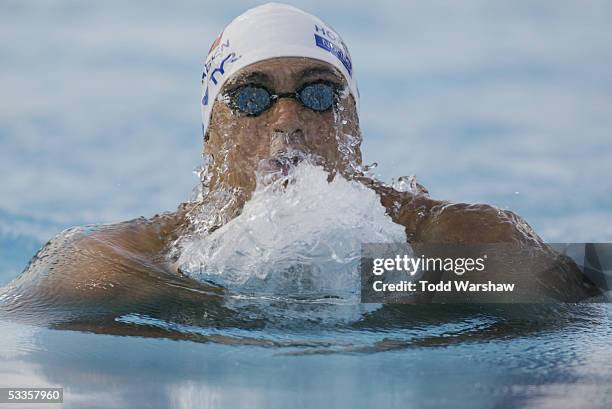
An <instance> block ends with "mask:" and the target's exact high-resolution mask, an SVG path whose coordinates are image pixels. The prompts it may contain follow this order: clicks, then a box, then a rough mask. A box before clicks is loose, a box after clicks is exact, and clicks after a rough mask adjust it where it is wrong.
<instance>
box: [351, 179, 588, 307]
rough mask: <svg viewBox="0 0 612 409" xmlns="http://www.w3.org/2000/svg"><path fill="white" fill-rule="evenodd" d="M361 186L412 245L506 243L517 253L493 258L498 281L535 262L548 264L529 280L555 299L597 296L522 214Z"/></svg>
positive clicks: (423, 193)
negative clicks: (551, 292)
mask: <svg viewBox="0 0 612 409" xmlns="http://www.w3.org/2000/svg"><path fill="white" fill-rule="evenodd" d="M362 183H364V180H362ZM365 184H366V185H368V186H370V187H372V188H373V189H374V190H375V191H376V192H377V193H378V194H379V196H380V198H381V203H382V204H383V206H384V207H386V208H387V210H388V213H389V215H390V216H391V218H392V219H393V221H394V222H396V223H399V224H401V225H403V226H404V227H405V228H406V235H407V237H408V240H409V241H410V242H412V243H424V244H428V243H429V244H495V243H508V244H510V246H509V247H512V248H515V249H517V252H516V253H513V254H510V253H508V254H503V255H499V257H496V261H498V264H496V265H495V268H494V271H495V272H496V278H497V279H499V278H501V277H512V276H513V275H514V273H515V271H516V269H517V268H520V266H521V263H522V265H524V266H525V265H526V266H528V267H530V268H528V270H533V265H534V264H533V263H535V262H536V261H537V262H538V263H540V264H539V265H543V266H546V268H543V269H542V270H541V272H540V273H539V274H538V275H537V276H532V277H528V278H527V280H530V281H531V284H533V285H534V286H539V287H542V288H545V289H546V290H550V289H555V290H554V292H556V293H555V294H554V295H553V297H555V298H557V299H560V300H563V301H575V300H582V299H584V298H586V297H590V296H595V295H598V294H599V291H598V290H597V288H596V287H595V286H594V285H593V284H592V283H591V282H590V280H588V279H587V278H586V277H585V276H584V275H583V273H582V272H581V271H580V269H579V268H578V266H577V265H576V263H574V261H573V260H571V259H570V258H569V257H565V256H561V255H559V254H558V253H556V252H555V251H553V250H552V249H551V248H550V247H549V246H547V245H546V244H545V243H544V242H543V240H542V239H541V238H540V237H539V236H538V235H537V234H536V233H535V231H534V230H533V229H532V228H531V226H529V224H527V222H526V221H525V220H524V219H523V218H521V217H520V216H518V215H517V214H515V213H513V212H511V211H509V210H503V209H498V208H496V207H494V206H491V205H486V204H465V203H449V202H446V201H438V200H433V199H431V198H430V197H429V196H428V194H427V191H426V190H424V189H422V190H421V191H420V192H416V193H412V192H398V191H396V190H394V189H392V188H389V187H388V186H384V185H382V184H380V183H377V182H375V181H371V180H365ZM521 250H528V251H527V253H530V254H531V255H532V257H530V258H527V259H526V258H525V257H524V254H525V252H521ZM560 283H562V284H560Z"/></svg>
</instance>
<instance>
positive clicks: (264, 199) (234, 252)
mask: <svg viewBox="0 0 612 409" xmlns="http://www.w3.org/2000/svg"><path fill="white" fill-rule="evenodd" d="M327 178H328V174H327V173H326V172H325V171H324V170H323V169H322V168H321V167H317V166H313V165H311V164H306V163H305V164H301V165H299V166H297V167H296V168H294V169H292V170H291V172H290V174H289V179H290V180H291V183H289V184H288V185H287V186H286V187H280V186H281V185H282V181H277V182H274V183H272V184H271V185H268V186H258V188H257V190H256V191H255V192H254V194H253V196H252V198H251V199H250V200H249V201H248V202H247V203H246V204H245V206H244V209H243V211H242V213H241V214H240V215H239V216H238V217H236V218H234V219H233V220H231V221H230V222H228V223H227V224H225V225H224V226H222V227H221V228H219V229H217V230H215V231H214V232H213V233H211V234H206V235H202V236H199V237H194V238H191V239H189V240H187V241H184V242H183V243H182V244H181V246H182V248H181V255H180V257H179V261H178V264H179V266H180V268H181V270H182V271H183V272H185V273H186V274H188V275H190V276H191V277H193V278H195V279H197V280H205V281H212V282H214V283H218V284H220V285H222V286H224V287H226V288H228V289H231V290H237V291H241V290H245V291H249V292H260V293H267V294H282V295H289V296H310V295H314V296H326V295H335V296H341V297H343V298H346V297H348V298H351V299H355V297H358V295H359V286H360V276H359V258H360V250H361V244H362V243H368V242H376V243H388V242H406V234H405V231H404V228H403V227H402V226H400V225H398V224H395V223H393V222H392V221H391V218H390V217H389V216H388V215H387V214H386V212H385V209H384V207H383V206H382V205H381V204H380V198H379V197H378V195H377V194H376V193H375V192H374V191H373V190H371V189H369V188H367V187H365V186H363V185H362V184H360V183H358V182H355V181H347V180H346V179H344V178H342V177H340V176H336V177H335V179H334V180H333V181H331V182H328V181H327Z"/></svg>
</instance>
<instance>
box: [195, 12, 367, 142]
mask: <svg viewBox="0 0 612 409" xmlns="http://www.w3.org/2000/svg"><path fill="white" fill-rule="evenodd" d="M275 57H309V58H314V59H316V60H321V61H324V62H327V63H329V64H331V65H333V66H334V67H336V68H337V69H338V70H339V71H340V72H341V73H342V75H343V76H344V77H345V78H346V81H347V83H348V88H349V91H350V93H351V94H352V95H353V98H354V99H355V103H356V104H357V105H358V104H359V91H358V89H357V82H356V81H355V78H354V72H353V64H352V62H351V57H350V55H349V52H348V49H347V47H346V44H344V42H343V41H342V39H341V38H340V36H339V35H338V33H337V32H336V31H335V30H333V29H332V28H331V27H330V26H329V25H327V24H325V23H324V22H323V21H321V19H319V18H318V17H315V16H313V15H312V14H308V13H306V12H305V11H302V10H300V9H298V8H295V7H293V6H289V5H286V4H280V3H267V4H264V5H261V6H258V7H255V8H252V9H249V10H247V11H246V12H244V13H243V14H241V15H240V16H238V17H236V18H235V19H234V20H233V21H232V22H231V23H230V24H229V25H228V26H227V27H225V29H224V30H223V31H222V32H221V34H220V35H219V37H217V39H216V40H215V42H214V43H213V45H212V47H211V48H210V51H209V52H208V57H206V63H205V65H204V72H203V74H202V100H201V104H202V105H201V107H202V131H203V133H204V134H206V130H207V129H208V124H209V122H210V117H211V113H212V108H213V104H214V102H215V99H216V98H217V95H218V94H219V91H220V90H221V88H222V87H223V84H224V83H225V81H227V80H228V79H229V78H230V77H231V76H232V74H234V73H235V72H237V71H238V70H240V69H241V68H244V67H246V66H247V65H250V64H253V63H256V62H258V61H263V60H266V59H269V58H275Z"/></svg>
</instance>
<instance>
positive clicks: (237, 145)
mask: <svg viewBox="0 0 612 409" xmlns="http://www.w3.org/2000/svg"><path fill="white" fill-rule="evenodd" d="M266 129H267V127H266V126H265V124H264V123H262V122H261V121H256V120H254V119H253V118H249V117H244V118H239V119H238V120H236V121H235V122H234V124H233V125H232V129H231V131H230V135H232V140H233V144H232V147H231V148H232V151H233V152H234V153H235V155H234V157H235V158H236V159H237V160H239V161H240V162H242V163H243V166H246V164H250V165H251V166H250V167H252V166H256V165H257V163H258V162H259V160H260V159H262V158H264V157H266V156H267V155H268V153H269V149H270V146H269V145H270V144H269V140H268V139H269V137H268V135H267V132H266Z"/></svg>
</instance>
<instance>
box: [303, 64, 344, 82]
mask: <svg viewBox="0 0 612 409" xmlns="http://www.w3.org/2000/svg"><path fill="white" fill-rule="evenodd" d="M325 75H328V76H331V77H333V78H334V79H335V80H337V81H338V82H342V77H341V76H340V75H338V74H337V73H336V72H335V71H334V70H332V69H330V68H327V67H311V68H306V69H305V70H304V71H302V72H301V73H300V74H299V75H298V78H300V79H308V78H309V77H320V76H325Z"/></svg>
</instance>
